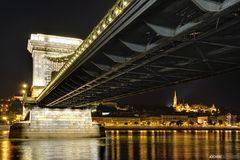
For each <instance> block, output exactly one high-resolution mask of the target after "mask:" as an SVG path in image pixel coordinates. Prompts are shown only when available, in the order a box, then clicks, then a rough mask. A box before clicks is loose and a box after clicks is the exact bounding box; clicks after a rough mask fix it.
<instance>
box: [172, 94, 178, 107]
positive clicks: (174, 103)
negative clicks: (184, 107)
mask: <svg viewBox="0 0 240 160" xmlns="http://www.w3.org/2000/svg"><path fill="white" fill-rule="evenodd" d="M176 106H177V92H176V90H175V91H174V97H173V107H176Z"/></svg>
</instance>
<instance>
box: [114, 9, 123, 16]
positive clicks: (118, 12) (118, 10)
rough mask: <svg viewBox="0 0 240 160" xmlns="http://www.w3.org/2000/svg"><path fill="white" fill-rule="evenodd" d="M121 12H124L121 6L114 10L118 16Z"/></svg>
mask: <svg viewBox="0 0 240 160" xmlns="http://www.w3.org/2000/svg"><path fill="white" fill-rule="evenodd" d="M121 12H122V10H121V9H119V8H116V9H115V11H114V13H115V15H117V16H118V15H119V14H120V13H121Z"/></svg>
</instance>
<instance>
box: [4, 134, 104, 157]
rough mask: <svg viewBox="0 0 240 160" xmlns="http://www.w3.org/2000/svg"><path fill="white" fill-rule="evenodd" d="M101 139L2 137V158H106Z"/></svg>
mask: <svg viewBox="0 0 240 160" xmlns="http://www.w3.org/2000/svg"><path fill="white" fill-rule="evenodd" d="M101 141H102V140H99V139H65V140H63V139H44V140H43V139H36V140H26V139H25V140H23V139H21V140H20V139H14V140H12V139H11V140H9V139H6V138H5V139H1V141H0V146H1V154H0V159H1V160H10V159H14V160H15V159H22V160H35V159H39V160H46V159H84V160H98V159H104V156H105V155H104V153H105V145H104V143H102V142H101ZM102 153H103V154H102Z"/></svg>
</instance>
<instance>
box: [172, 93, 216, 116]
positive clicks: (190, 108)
mask: <svg viewBox="0 0 240 160" xmlns="http://www.w3.org/2000/svg"><path fill="white" fill-rule="evenodd" d="M173 107H174V110H175V111H176V112H195V113H206V112H210V113H214V112H215V113H216V112H219V110H218V109H217V108H216V107H215V105H214V104H213V105H212V106H206V105H202V104H194V105H189V104H188V103H178V100H177V93H176V91H175V92H174V97H173Z"/></svg>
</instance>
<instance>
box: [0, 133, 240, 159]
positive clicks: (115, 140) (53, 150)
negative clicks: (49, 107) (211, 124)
mask: <svg viewBox="0 0 240 160" xmlns="http://www.w3.org/2000/svg"><path fill="white" fill-rule="evenodd" d="M106 133H107V137H106V138H103V139H94V138H91V139H35V140H29V139H8V138H7V137H6V136H4V135H7V132H0V147H1V151H0V159H1V160H10V159H22V160H34V159H40V160H41V159H43V160H45V159H83V160H100V159H104V160H110V159H113V160H126V159H130V160H135V159H141V160H157V159H166V160H167V159H209V158H215V159H216V158H218V159H220V158H222V159H240V155H239V153H240V140H239V134H240V132H239V131H188V130H185V131H167V130H166V131H164V130H159V131H155V130H149V131H144V130H142V131H133V130H128V131H118V130H112V131H107V132H106Z"/></svg>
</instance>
